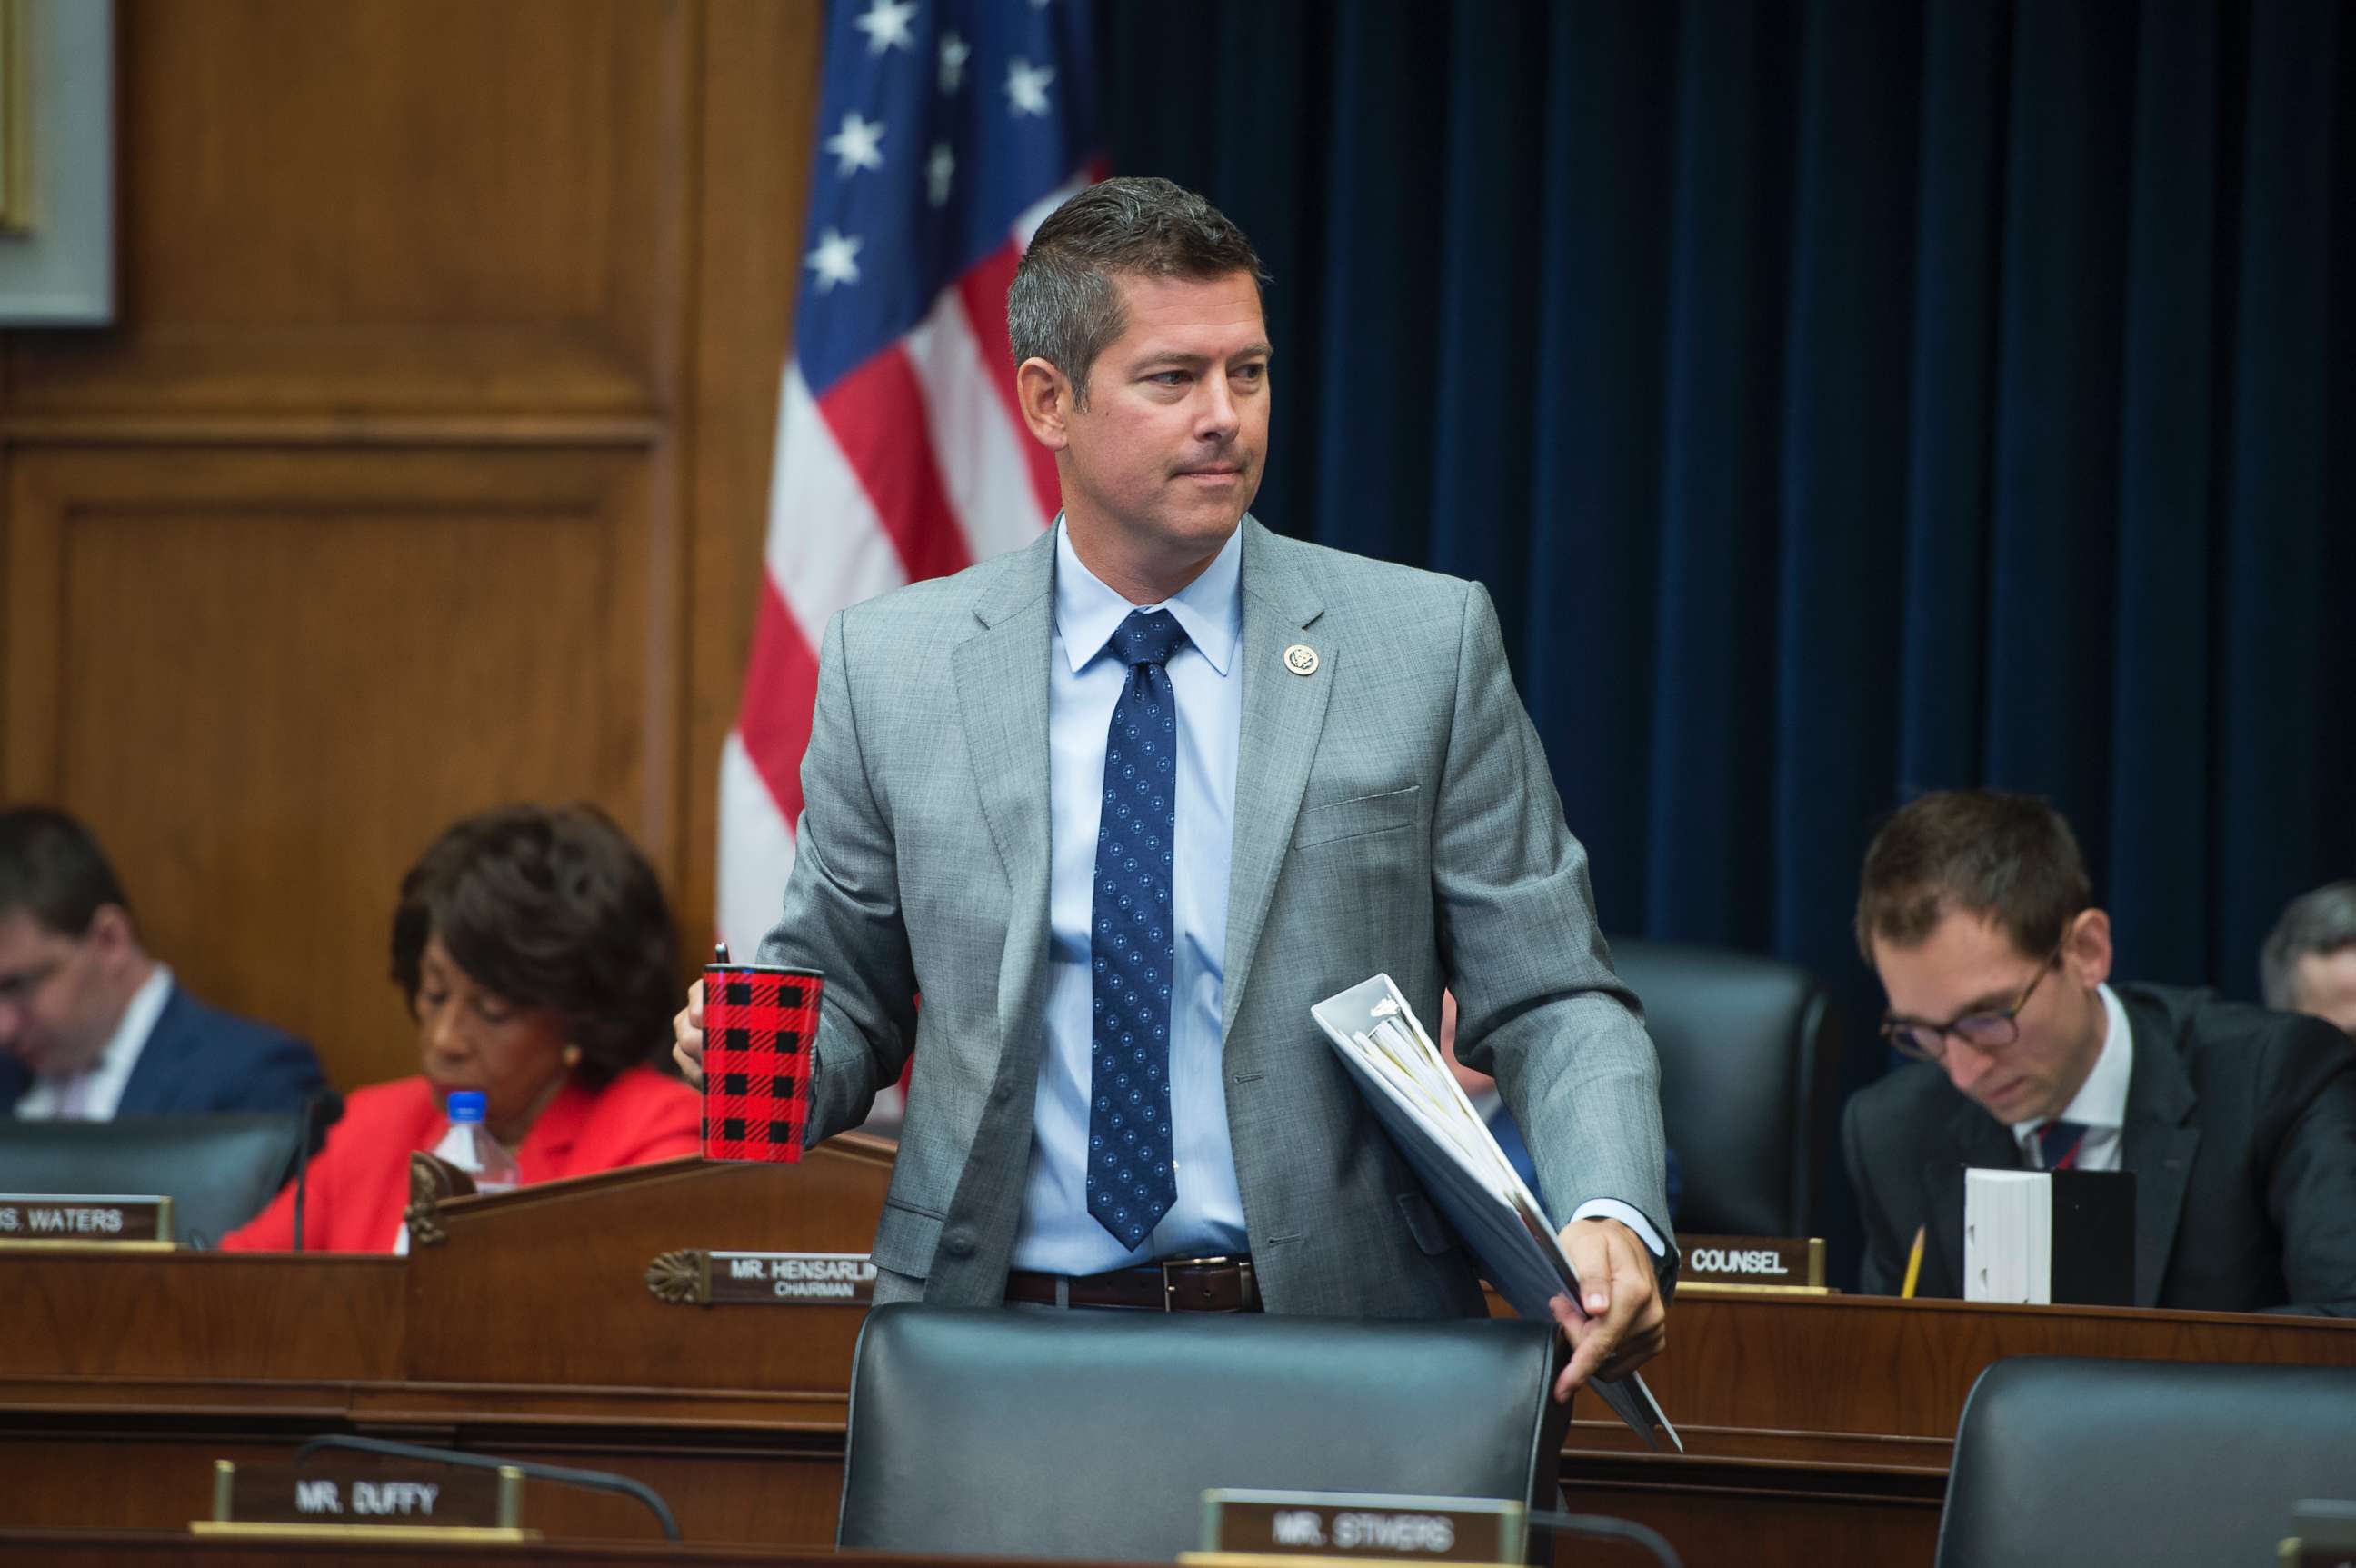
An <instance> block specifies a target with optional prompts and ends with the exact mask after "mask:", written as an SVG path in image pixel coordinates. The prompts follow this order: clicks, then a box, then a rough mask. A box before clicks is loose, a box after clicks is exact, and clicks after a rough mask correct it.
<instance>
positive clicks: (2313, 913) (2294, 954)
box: [2258, 879, 2356, 1012]
mask: <svg viewBox="0 0 2356 1568" xmlns="http://www.w3.org/2000/svg"><path fill="white" fill-rule="evenodd" d="M2347 947H2356V879H2351V880H2350V881H2346V882H2332V883H2328V884H2326V885H2325V886H2321V887H2319V888H2317V889H2316V890H2315V891H2314V892H2312V893H2302V894H2300V895H2299V896H2298V897H2296V898H2294V899H2292V900H2291V901H2290V903H2289V905H2288V907H2286V908H2285V909H2284V910H2283V912H2282V918H2281V919H2279V920H2276V922H2275V929H2274V931H2273V933H2272V934H2271V935H2269V936H2268V937H2267V938H2266V943H2265V946H2264V947H2262V948H2260V949H2259V950H2258V978H2259V979H2260V980H2261V981H2262V982H2263V983H2265V988H2266V1005H2267V1006H2269V1007H2274V1008H2278V1009H2280V1010H2282V1011H2285V1012H2292V1011H2296V1010H2297V1007H2298V963H2299V960H2301V959H2303V958H2307V957H2308V956H2309V955H2311V954H2319V953H2335V952H2338V951H2339V950H2340V949H2342V948H2347Z"/></svg>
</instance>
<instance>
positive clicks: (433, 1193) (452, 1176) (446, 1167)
mask: <svg viewBox="0 0 2356 1568" xmlns="http://www.w3.org/2000/svg"><path fill="white" fill-rule="evenodd" d="M473 1196H475V1178H474V1177H473V1176H468V1175H467V1174H466V1172H465V1171H462V1170H460V1169H459V1168H458V1167H457V1166H456V1165H452V1164H451V1163H450V1162H449V1161H447V1160H445V1159H443V1158H442V1157H441V1156H439V1155H429V1154H426V1153H424V1152H423V1150H417V1151H412V1153H411V1155H410V1156H409V1207H408V1208H407V1209H405V1210H403V1211H402V1217H401V1218H402V1221H403V1222H404V1223H405V1224H407V1225H408V1227H409V1244H410V1245H411V1246H412V1247H439V1246H440V1245H442V1243H443V1242H444V1241H446V1240H449V1239H450V1232H449V1231H448V1230H444V1228H443V1225H442V1205H443V1204H444V1202H445V1201H446V1200H448V1199H450V1198H453V1197H473Z"/></svg>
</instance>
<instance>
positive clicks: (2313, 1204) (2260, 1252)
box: [1842, 790, 2356, 1316]
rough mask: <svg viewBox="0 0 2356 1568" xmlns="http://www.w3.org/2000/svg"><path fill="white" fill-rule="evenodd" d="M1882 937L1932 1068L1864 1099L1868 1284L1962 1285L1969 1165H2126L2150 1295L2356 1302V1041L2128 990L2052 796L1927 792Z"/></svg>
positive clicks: (1862, 926)
mask: <svg viewBox="0 0 2356 1568" xmlns="http://www.w3.org/2000/svg"><path fill="white" fill-rule="evenodd" d="M1857 934H1858V946H1859V948H1860V949H1861V950H1863V951H1864V953H1865V956H1866V959H1867V961H1869V962H1870V963H1871V964H1872V965H1873V966H1874V969H1875V971H1876V972H1878V973H1879V975H1880V978H1881V984H1882V989H1883V991H1884V992H1885V993H1887V994H1888V996H1889V999H1890V1012H1889V1016H1888V1019H1887V1021H1886V1022H1885V1023H1884V1025H1883V1032H1884V1033H1885V1034H1886V1035H1888V1036H1889V1037H1890V1041H1891V1043H1892V1044H1893V1045H1895V1046H1896V1047H1898V1048H1899V1049H1900V1050H1901V1051H1903V1052H1905V1053H1906V1054H1908V1055H1910V1056H1913V1057H1916V1058H1921V1060H1920V1065H1917V1066H1913V1067H1909V1068H1905V1069H1901V1070H1900V1071H1898V1072H1895V1073H1892V1074H1891V1075H1890V1076H1889V1077H1888V1078H1885V1079H1882V1080H1881V1081H1880V1082H1879V1083H1877V1084H1874V1085H1873V1086H1872V1087H1870V1088H1869V1089H1867V1090H1863V1091H1861V1092H1860V1093H1858V1095H1856V1096H1855V1097H1854V1098H1852V1099H1851V1100H1850V1101H1849V1103H1848V1108H1847V1113H1846V1116H1845V1118H1844V1121H1843V1126H1842V1141H1843V1144H1844V1145H1845V1148H1846V1153H1847V1158H1848V1170H1849V1179H1850V1182H1851V1184H1852V1185H1853V1186H1854V1187H1855V1188H1856V1191H1857V1194H1858V1207H1859V1208H1860V1210H1861V1212H1862V1214H1863V1217H1864V1220H1865V1232H1866V1258H1865V1268H1864V1273H1863V1278H1862V1282H1861V1283H1862V1288H1863V1289H1864V1290H1865V1291H1866V1292H1867V1293H1869V1294H1874V1293H1879V1294H1889V1293H1890V1292H1892V1291H1894V1290H1895V1289H1896V1288H1897V1286H1898V1283H1899V1280H1900V1279H1901V1276H1902V1275H1903V1273H1904V1271H1905V1265H1906V1259H1907V1253H1908V1250H1909V1248H1910V1247H1911V1246H1912V1242H1913V1239H1914V1235H1915V1231H1916V1230H1917V1228H1918V1227H1922V1228H1924V1229H1925V1230H1926V1231H1927V1235H1926V1241H1925V1246H1924V1249H1923V1255H1922V1276H1921V1278H1920V1280H1919V1282H1918V1284H1917V1292H1918V1294H1922V1295H1935V1296H1954V1295H1960V1294H1962V1289H1961V1286H1962V1281H1963V1219H1964V1172H1965V1168H1966V1167H1971V1166H1980V1167H1988V1166H1994V1167H1998V1168H2022V1167H2026V1168H2030V1169H2038V1168H2048V1169H2060V1168H2076V1169H2087V1170H2126V1171H2131V1172H2133V1173H2134V1175H2135V1177H2136V1235H2135V1251H2136V1271H2135V1273H2136V1278H2135V1301H2136V1305H2139V1306H2162V1307H2180V1308H2189V1309H2198V1310H2207V1311H2222V1312H2257V1311H2266V1310H2277V1309H2286V1310H2291V1311H2299V1312H2311V1313H2320V1314H2328V1315H2330V1316H2356V1045H2351V1042H2350V1041H2349V1039H2348V1037H2347V1036H2344V1035H2341V1034H2340V1032H2339V1031H2337V1030H2336V1029H2333V1028H2332V1027H2331V1026H2329V1025H2328V1024H2325V1023H2322V1022H2321V1021H2319V1020H2318V1019H2314V1018H2309V1017H2302V1016H2297V1015H2291V1014H2286V1013H2274V1012H2269V1011H2267V1010H2265V1009H2264V1008H2260V1007H2253V1006H2248V1005H2245V1004H2240V1003H2233V1002H2226V1001H2222V1000H2220V999H2219V998H2218V997H2216V996H2214V995H2213V994H2211V993H2209V992H2206V991H2190V990H2181V989H2178V988H2175V987H2170V986H2158V985H2130V984H2125V983H2122V984H2120V985H2118V986H2115V987H2114V986H2112V985H2110V984H2108V983H2107V981H2108V978H2109V975H2110V969H2111V929H2110V918H2109V917H2108V916H2107V915H2105V914H2104V912H2103V911H2102V910H2101V909H2099V908H2094V899H2093V890H2092V886H2091V885H2090V884H2089V882H2088V881H2087V877H2086V872H2085V867H2084V865H2083V861H2082V860H2081V858H2080V856H2079V853H2078V845H2077V841H2076V839H2075V837H2074V836H2073V835H2072V832H2071V831H2070V826H2069V824H2068V823H2067V822H2063V821H2062V819H2061V816H2060V815H2059V814H2058V813H2057V812H2055V811H2053V810H2052V809H2051V807H2049V806H2047V805H2045V804H2044V803H2043V802H2042V801H2040V800H2031V799H2029V798H2027V797H2025V796H2019V795H2008V794H2001V793H1997V792H1995V791H1988V790H1965V791H1954V792H1950V793H1942V794H1934V795H1926V796H1924V797H1923V798H1922V799H1921V800H1916V801H1914V802H1913V803H1912V804H1911V805H1909V806H1907V807H1906V808H1905V809H1904V810H1903V811H1900V812H1899V813H1898V814H1897V815H1896V816H1895V817H1893V818H1892V819H1891V820H1890V822H1889V823H1888V824H1887V825H1886V826H1885V827H1883V829H1882V830H1881V832H1879V834H1878V835H1876V837H1875V839H1874V841H1873V845H1872V847H1871V848H1870V849H1869V850H1868V851H1867V853H1866V860H1865V872H1864V876H1863V878H1862V885H1861V886H1860V889H1859V892H1858V915H1857Z"/></svg>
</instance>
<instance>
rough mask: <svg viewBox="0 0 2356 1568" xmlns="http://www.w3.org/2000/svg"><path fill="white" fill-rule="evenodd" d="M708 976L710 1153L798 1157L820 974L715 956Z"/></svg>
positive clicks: (706, 1131)
mask: <svg viewBox="0 0 2356 1568" xmlns="http://www.w3.org/2000/svg"><path fill="white" fill-rule="evenodd" d="M703 982H704V983H703V1042H704V1047H703V1048H704V1057H703V1154H704V1157H705V1158H706V1159H712V1160H772V1161H781V1162H783V1163H785V1164H787V1165H790V1164H793V1163H795V1162H796V1161H798V1160H799V1159H800V1158H801V1157H802V1136H803V1130H804V1128H805V1127H807V1126H808V1124H809V1060H810V1047H811V1044H812V1042H813V1041H815V1040H816V1039H817V1037H818V1002H819V990H820V988H821V985H822V982H821V980H820V978H819V975H818V974H817V973H815V972H810V971H803V970H779V969H752V968H746V967H740V966H734V965H720V964H713V965H711V966H709V967H708V968H706V969H705V970H704V972H703Z"/></svg>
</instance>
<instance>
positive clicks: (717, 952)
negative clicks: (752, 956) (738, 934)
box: [712, 942, 728, 964]
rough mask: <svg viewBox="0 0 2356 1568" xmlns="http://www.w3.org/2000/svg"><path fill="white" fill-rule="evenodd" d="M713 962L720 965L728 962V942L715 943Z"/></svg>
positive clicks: (713, 945) (713, 946)
mask: <svg viewBox="0 0 2356 1568" xmlns="http://www.w3.org/2000/svg"><path fill="white" fill-rule="evenodd" d="M727 961H728V944H727V943H726V942H714V943H713V944H712V962H714V963H719V964H724V963H726V962H727Z"/></svg>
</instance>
